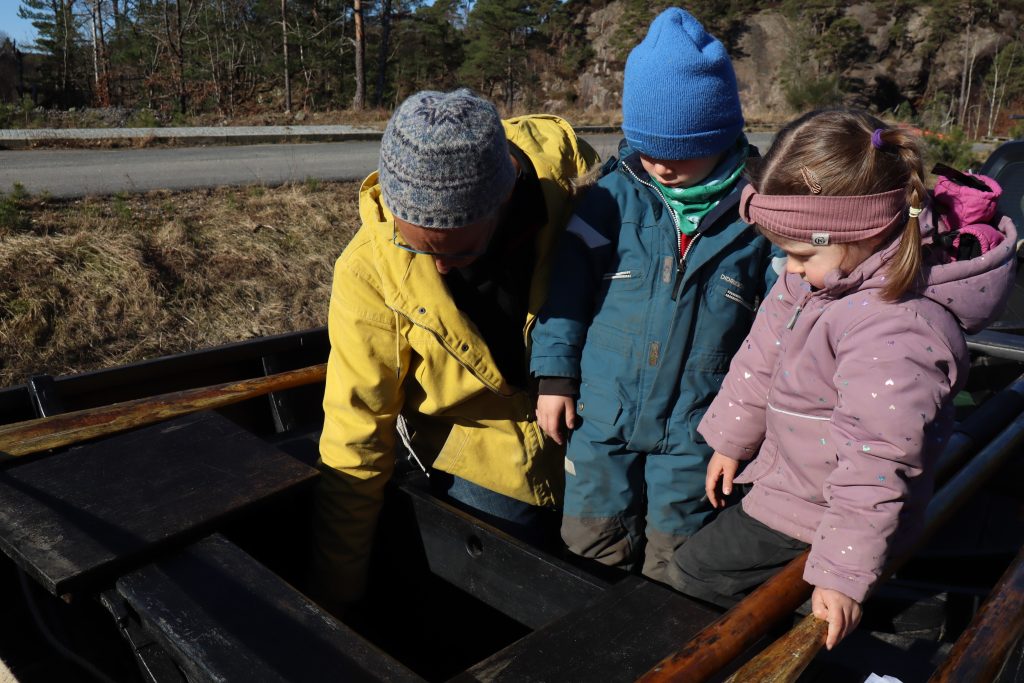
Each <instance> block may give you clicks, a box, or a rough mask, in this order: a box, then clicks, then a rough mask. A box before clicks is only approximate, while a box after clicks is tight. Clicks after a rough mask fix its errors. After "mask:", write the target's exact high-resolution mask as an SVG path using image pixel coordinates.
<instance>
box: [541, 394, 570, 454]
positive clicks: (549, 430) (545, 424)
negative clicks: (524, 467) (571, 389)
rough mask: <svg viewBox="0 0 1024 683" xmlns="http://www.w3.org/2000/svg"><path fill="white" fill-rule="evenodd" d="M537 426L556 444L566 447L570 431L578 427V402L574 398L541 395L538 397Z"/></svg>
mask: <svg viewBox="0 0 1024 683" xmlns="http://www.w3.org/2000/svg"><path fill="white" fill-rule="evenodd" d="M537 424H538V425H540V428H541V429H543V430H544V433H545V434H547V435H548V437H549V438H551V439H552V440H554V442H555V443H557V444H558V445H559V446H563V445H565V440H566V438H567V436H568V430H570V429H576V426H577V418H576V400H575V399H573V397H572V396H555V395H553V394H541V395H540V396H538V397H537ZM563 428H564V429H565V432H564V435H563Z"/></svg>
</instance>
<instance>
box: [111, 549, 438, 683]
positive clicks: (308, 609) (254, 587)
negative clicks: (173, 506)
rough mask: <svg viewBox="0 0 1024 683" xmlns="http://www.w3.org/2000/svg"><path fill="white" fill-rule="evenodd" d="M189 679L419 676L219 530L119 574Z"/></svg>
mask: <svg viewBox="0 0 1024 683" xmlns="http://www.w3.org/2000/svg"><path fill="white" fill-rule="evenodd" d="M115 588H116V592H117V593H118V594H119V595H120V596H121V597H122V598H123V600H124V601H125V602H126V603H127V605H128V606H129V607H130V608H131V613H133V615H134V616H137V618H138V619H139V621H140V622H141V625H142V626H143V628H144V629H145V631H146V633H147V634H149V635H151V636H152V637H153V638H154V639H155V640H156V642H157V643H158V644H159V645H160V646H161V647H162V648H163V650H164V651H165V652H166V653H168V654H169V655H170V657H171V659H172V660H173V661H174V662H175V663H176V664H177V665H178V666H179V667H180V668H181V669H182V670H183V671H184V672H185V675H186V677H187V679H188V680H189V681H290V682H294V683H301V682H302V681H324V680H342V681H376V680H388V681H419V680H422V679H421V678H419V677H418V676H416V675H415V674H414V673H412V672H411V671H409V670H408V669H406V668H405V667H404V666H402V665H401V664H400V663H399V662H398V661H396V660H395V659H393V658H391V657H389V656H387V655H385V654H384V653H383V652H381V651H380V650H378V649H377V648H376V647H374V646H373V645H371V644H370V643H369V642H367V641H366V640H364V639H363V638H361V637H360V636H359V635H357V634H356V633H355V632H353V631H352V630H351V629H349V628H348V627H347V626H345V625H344V624H342V623H341V622H340V621H338V620H337V619H335V618H334V617H332V616H331V615H330V614H328V613H327V612H325V611H323V610H321V609H320V608H319V607H317V606H316V605H315V604H314V603H313V602H311V601H310V600H309V599H308V598H306V597H305V596H303V595H302V594H301V593H299V592H298V591H297V590H295V589H294V588H292V587H291V586H290V585H288V584H287V583H286V582H285V581H283V580H282V579H281V578H280V577H278V576H277V575H276V574H274V573H273V572H271V571H270V570H269V569H267V568H266V567H265V566H263V565H262V564H260V563H259V562H258V561H256V560H255V559H253V558H252V557H251V556H250V555H248V554H246V553H245V552H244V551H243V550H242V549H241V548H239V547H238V546H236V545H234V544H233V543H231V542H230V541H228V540H227V539H225V538H224V537H222V536H220V535H219V534H214V535H212V536H209V537H207V538H204V539H202V540H201V541H198V542H197V543H194V544H192V545H191V546H189V547H188V548H186V549H184V550H183V551H181V552H180V553H177V554H176V555H174V556H173V557H169V558H167V559H163V560H160V561H158V562H155V563H153V564H150V565H147V566H145V567H143V568H141V569H138V570H136V571H134V572H132V573H130V574H126V575H125V576H122V577H121V578H119V579H118V580H117V583H116V584H115Z"/></svg>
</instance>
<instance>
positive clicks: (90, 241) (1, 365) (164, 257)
mask: <svg viewBox="0 0 1024 683" xmlns="http://www.w3.org/2000/svg"><path fill="white" fill-rule="evenodd" d="M357 187H358V184H357V183H319V182H309V183H305V184H300V185H290V186H285V187H280V188H263V187H251V188H222V189H216V190H199V191H192V192H183V193H170V192H153V193H149V194H147V195H133V196H127V195H118V196H113V197H93V198H87V199H83V200H77V201H68V202H58V201H53V200H47V199H46V198H36V197H24V196H17V195H12V196H7V197H0V386H7V385H11V384H17V383H20V382H22V381H24V379H25V377H26V376H28V375H29V374H31V373H49V374H53V375H58V374H66V373H71V372H81V371H85V370H90V369H95V368H101V367H107V366H112V365H120V364H124V363H130V362H134V361H138V360H142V359H145V358H152V357H156V356H161V355H165V354H170V353H178V352H182V351H187V350H192V349H197V348H203V347H207V346H212V345H216V344H222V343H226V342H231V341H238V340H242V339H247V338H251V337H257V336H265V335H271V334H278V333H282V332H288V331H293V330H300V329H306V328H309V327H314V326H317V325H322V324H324V323H325V321H326V316H327V304H328V298H329V294H330V282H331V273H332V268H333V263H334V259H335V258H336V257H337V255H338V254H339V253H341V250H342V249H343V248H344V246H345V244H346V243H347V242H348V240H349V238H350V237H351V235H352V233H353V232H354V230H355V228H356V227H357V211H356V193H357Z"/></svg>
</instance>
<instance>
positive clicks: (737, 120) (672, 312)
mask: <svg viewBox="0 0 1024 683" xmlns="http://www.w3.org/2000/svg"><path fill="white" fill-rule="evenodd" d="M622 130H623V133H624V134H625V140H624V141H623V142H622V143H621V144H620V147H619V158H618V159H612V160H611V161H610V162H609V163H608V164H606V165H605V168H604V169H603V176H602V178H601V179H600V180H599V181H598V182H597V183H596V185H594V186H593V187H591V188H589V189H588V190H587V192H586V194H585V196H584V197H583V199H582V201H581V203H580V205H579V206H578V208H577V209H576V212H575V214H574V215H573V217H572V218H571V219H570V222H569V224H568V226H567V228H566V234H565V235H564V237H563V239H562V243H561V245H560V247H559V252H558V255H557V258H556V262H555V267H554V270H553V273H552V277H551V284H550V287H549V293H548V300H547V303H546V304H545V305H544V307H543V308H542V309H541V312H540V316H539V319H538V324H537V326H536V327H535V329H534V331H533V338H532V343H533V347H532V355H531V368H530V369H531V372H532V374H533V375H534V376H535V377H537V378H538V380H539V394H540V396H539V398H538V401H537V421H538V423H539V425H540V426H541V428H542V429H543V430H544V431H545V433H546V434H547V435H548V436H549V437H551V438H552V439H554V440H555V441H557V442H558V443H562V442H563V441H564V440H565V439H566V438H568V441H569V445H568V451H567V456H566V460H565V471H566V491H565V507H564V518H563V522H562V538H563V539H564V540H565V542H566V544H567V545H568V546H569V549H570V550H571V551H572V552H574V553H576V554H578V555H582V556H584V557H588V558H592V559H595V560H597V561H599V562H602V563H604V564H608V565H613V566H618V567H623V568H626V569H630V570H633V569H636V568H641V569H642V571H643V573H644V574H645V575H647V576H649V577H651V578H653V579H655V580H659V581H663V582H664V581H665V576H666V571H667V567H668V565H669V564H670V561H671V558H672V554H673V552H674V551H675V549H676V548H677V547H679V546H680V545H681V544H682V543H683V542H685V541H686V539H687V538H688V537H689V536H691V535H692V534H693V533H694V532H696V531H697V529H699V528H700V527H701V526H702V525H703V524H704V523H705V522H706V521H708V516H709V515H710V514H711V512H712V508H711V506H710V505H709V504H708V503H707V501H706V500H704V499H703V498H704V480H705V473H706V468H707V463H708V460H709V458H710V457H711V453H712V450H711V448H709V447H708V446H707V444H706V443H705V442H704V439H703V438H702V437H701V436H700V435H699V434H698V433H697V431H696V428H697V424H698V423H699V422H700V419H701V417H702V415H703V414H704V411H705V410H706V409H707V406H708V405H709V404H710V403H711V400H712V399H713V398H714V396H715V394H716V392H717V391H718V388H719V386H720V384H721V382H722V378H723V377H724V375H725V372H726V370H728V368H729V360H730V358H731V357H732V355H733V354H734V353H735V352H736V351H737V350H738V349H739V346H740V344H741V342H742V341H743V339H744V337H745V336H746V334H747V332H748V330H749V328H750V325H751V323H752V321H753V317H754V312H755V311H756V310H757V309H758V306H759V304H760V300H761V298H762V297H763V296H764V294H765V292H766V291H767V290H768V289H769V288H770V287H771V285H772V284H773V283H774V280H775V277H776V275H777V273H776V271H775V270H774V268H773V267H772V265H773V264H772V260H773V259H772V256H773V253H772V248H771V245H770V243H769V242H768V241H767V240H766V239H765V238H763V237H760V236H759V235H757V234H756V233H755V232H754V230H753V228H752V227H751V226H748V225H747V224H746V223H744V222H743V221H741V220H740V219H739V215H738V211H737V204H738V201H739V196H740V191H741V190H742V189H743V185H745V184H746V181H744V180H742V178H741V174H742V172H743V169H744V166H745V164H746V160H747V157H748V154H749V153H750V148H749V145H748V143H747V139H746V137H745V136H744V135H743V114H742V112H741V110H740V102H739V94H738V92H737V87H736V76H735V74H734V73H733V69H732V63H731V62H730V60H729V55H728V54H727V53H726V51H725V48H724V47H723V46H722V44H721V43H720V42H719V41H718V40H716V39H715V38H713V37H712V36H710V35H708V34H707V32H705V31H704V28H703V27H702V26H701V24H700V23H699V22H698V21H697V20H696V19H694V18H693V17H692V16H691V15H690V14H688V13H687V12H685V11H684V10H682V9H679V8H671V9H668V10H666V11H664V12H663V13H662V14H660V15H659V16H658V17H657V18H655V20H654V21H653V22H652V23H651V26H650V29H649V31H648V33H647V37H646V38H644V40H643V41H642V42H641V43H640V44H639V45H637V46H636V48H634V49H633V51H632V52H631V53H630V55H629V59H628V61H627V62H626V72H625V82H624V85H623V95H622ZM780 263H782V262H781V261H780Z"/></svg>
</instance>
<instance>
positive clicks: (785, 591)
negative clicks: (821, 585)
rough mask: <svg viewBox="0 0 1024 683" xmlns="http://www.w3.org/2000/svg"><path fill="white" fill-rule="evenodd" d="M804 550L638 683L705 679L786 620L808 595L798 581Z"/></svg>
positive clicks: (689, 682) (808, 589)
mask: <svg viewBox="0 0 1024 683" xmlns="http://www.w3.org/2000/svg"><path fill="white" fill-rule="evenodd" d="M807 555H808V553H807V551H804V552H803V553H802V554H800V556H799V557H797V558H796V559H794V560H792V561H791V562H790V563H789V564H787V565H786V566H785V567H783V568H782V570H781V571H779V573H778V574H776V575H775V576H773V577H772V578H770V579H768V580H767V581H765V582H764V583H763V584H761V585H760V586H758V587H757V588H756V589H755V590H754V591H753V592H752V593H751V594H750V595H748V596H747V597H746V598H744V599H743V600H741V601H740V602H739V603H738V604H737V605H736V606H735V607H733V608H732V609H730V610H729V611H728V612H726V613H725V614H724V615H722V616H721V617H720V618H719V619H717V620H716V621H714V622H712V623H711V624H709V625H708V626H707V627H705V628H704V630H702V631H701V632H700V633H698V634H697V635H695V636H694V637H693V638H691V639H690V640H689V641H687V642H686V644H685V645H683V647H682V649H681V650H679V651H678V652H676V653H674V654H672V655H670V656H668V657H666V658H665V659H663V660H661V661H660V662H658V664H657V666H655V667H654V668H653V669H651V670H650V671H648V672H647V673H646V674H644V675H643V676H641V677H640V678H639V679H638V683H664V682H665V681H679V682H680V683H683V682H685V683H698V682H700V681H706V680H707V679H708V678H710V677H711V676H713V675H714V674H716V673H717V672H718V671H719V670H721V669H722V667H724V666H725V665H726V664H728V663H729V662H730V661H732V660H733V659H734V658H735V657H737V656H738V655H739V654H740V653H742V652H743V651H744V650H746V649H747V648H748V647H750V646H751V645H752V644H753V643H754V642H755V641H756V640H757V639H758V638H760V637H761V636H762V635H763V634H764V632H765V631H766V630H767V629H768V627H769V626H771V625H772V624H774V623H777V622H778V621H781V620H782V619H783V618H784V617H787V616H789V615H790V614H792V613H793V611H794V610H795V609H796V608H797V607H799V606H800V605H802V604H803V603H804V601H806V600H807V598H809V597H810V596H811V586H810V584H808V583H807V582H805V581H804V580H803V578H802V577H803V574H804V564H806V563H807Z"/></svg>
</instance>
